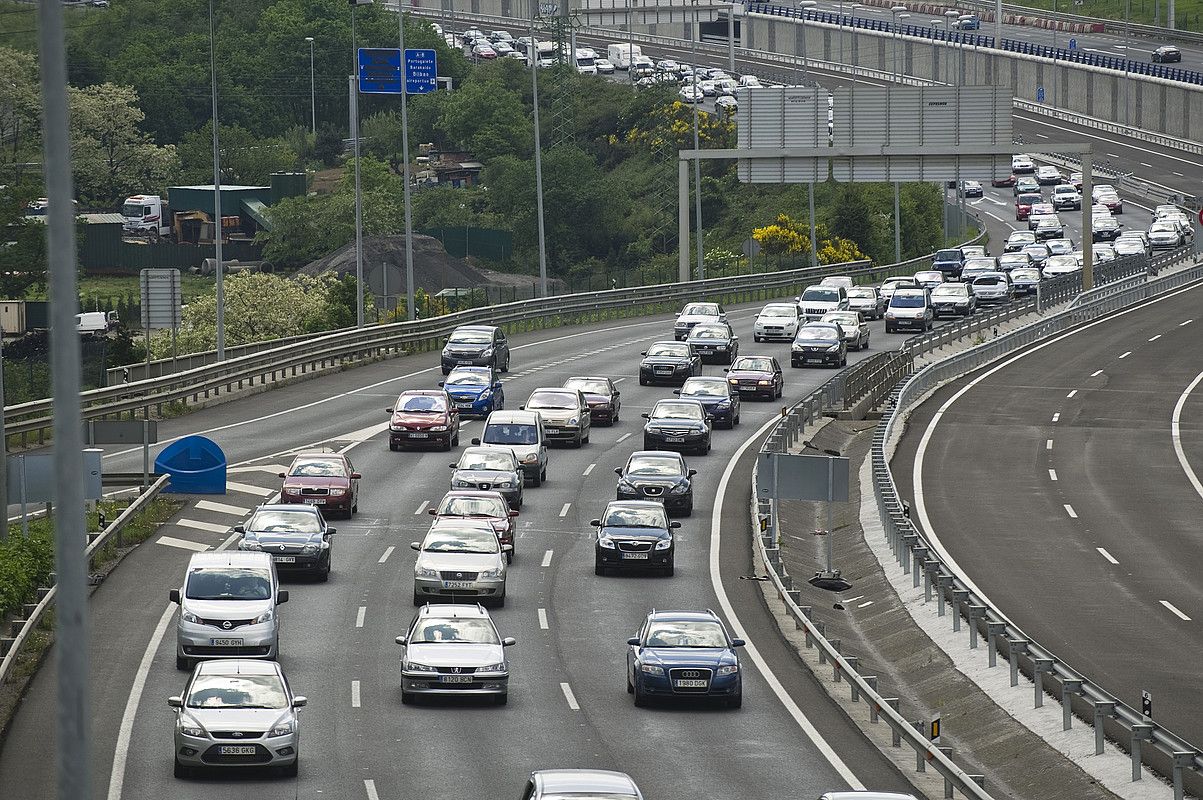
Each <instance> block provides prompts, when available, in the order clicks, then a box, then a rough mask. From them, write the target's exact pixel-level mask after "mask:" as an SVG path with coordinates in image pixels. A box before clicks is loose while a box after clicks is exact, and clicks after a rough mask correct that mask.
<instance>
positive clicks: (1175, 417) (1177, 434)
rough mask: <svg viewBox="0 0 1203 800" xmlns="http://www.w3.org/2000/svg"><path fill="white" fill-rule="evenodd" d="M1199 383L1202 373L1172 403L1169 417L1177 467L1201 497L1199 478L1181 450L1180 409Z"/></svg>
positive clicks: (1202, 379)
mask: <svg viewBox="0 0 1203 800" xmlns="http://www.w3.org/2000/svg"><path fill="white" fill-rule="evenodd" d="M1200 381H1203V372H1200V373H1199V374H1198V375H1196V376H1195V379H1194V380H1192V381H1191V382H1190V383H1189V384H1188V385H1187V387H1186V388H1185V389H1184V390H1183V391H1182V394H1180V395H1178V402H1176V403H1174V413H1173V414H1172V415H1171V416H1170V440H1171V441H1172V442H1173V445H1174V455H1175V456H1177V458H1178V465H1179V466H1181V467H1182V471H1183V472H1185V473H1186V479H1187V480H1188V481H1190V485H1191V486H1192V487H1194V490H1195V494H1197V495H1199V496H1200V497H1203V483H1200V482H1199V476H1198V475H1196V474H1195V470H1194V468H1192V467H1191V465H1190V461H1188V460H1187V458H1186V451H1185V450H1184V449H1183V448H1182V426H1181V423H1182V409H1183V408H1184V407H1185V406H1186V400H1187V398H1189V397H1190V393H1191V392H1193V391H1194V390H1195V387H1196V386H1198V385H1199V382H1200Z"/></svg>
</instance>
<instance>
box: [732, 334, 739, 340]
mask: <svg viewBox="0 0 1203 800" xmlns="http://www.w3.org/2000/svg"><path fill="white" fill-rule="evenodd" d="M731 341H733V342H738V341H739V336H738V335H736V336H732V337H731Z"/></svg>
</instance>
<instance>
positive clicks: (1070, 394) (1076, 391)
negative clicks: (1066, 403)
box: [1065, 389, 1078, 399]
mask: <svg viewBox="0 0 1203 800" xmlns="http://www.w3.org/2000/svg"><path fill="white" fill-rule="evenodd" d="M1077 393H1078V390H1077V389H1074V390H1073V391H1072V392H1070V393H1069V394H1067V395H1065V397H1066V399H1068V398H1070V397H1073V396H1074V395H1075V394H1077Z"/></svg>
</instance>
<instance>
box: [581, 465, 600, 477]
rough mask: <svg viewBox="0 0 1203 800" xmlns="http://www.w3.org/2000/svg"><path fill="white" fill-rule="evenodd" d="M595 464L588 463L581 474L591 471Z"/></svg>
mask: <svg viewBox="0 0 1203 800" xmlns="http://www.w3.org/2000/svg"><path fill="white" fill-rule="evenodd" d="M596 466H597V464H590V465H589V466H587V467H585V471H584V472H582V473H581V475H588V474H589V473H590V472H592V471H593V468H594V467H596Z"/></svg>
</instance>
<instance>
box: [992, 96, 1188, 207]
mask: <svg viewBox="0 0 1203 800" xmlns="http://www.w3.org/2000/svg"><path fill="white" fill-rule="evenodd" d="M1014 116H1016V117H1019V118H1021V119H1023V120H1024V122H1027V123H1028V124H1030V125H1043V126H1044V127H1046V128H1055V129H1056V130H1057V133H1058V134H1059V135H1062V136H1064V135H1065V133H1064V126H1063V125H1062V124H1061V123H1059V122H1046V121H1044V119H1042V118H1039V117H1036V116H1025V115H1023V114H1022V113H1016V114H1014ZM1036 135H1037V136H1039V135H1040V134H1036ZM1074 136H1077V137H1079V138H1082V137H1085V138H1087V139H1098V140H1099V141H1100V142H1108V143H1109V144H1114V145H1119V146H1121V147H1126V148H1129V149H1132V150H1139V151H1140V152H1141V153H1142V154H1143V153H1144V152H1145V151H1144V150H1143V149H1142V148H1143V145H1141V144H1132V145H1130V144H1127V143H1126V142H1119V141H1116V140H1114V139H1108V138H1107V137H1106V136H1100V135H1098V134H1094V133H1087V132H1086V131H1084V130H1081V129H1078V130H1075V131H1074ZM1045 138H1047V137H1045ZM1157 157H1158V158H1160V159H1163V160H1168V161H1177V162H1179V163H1181V164H1189V165H1190V166H1192V167H1203V163H1200V162H1198V161H1191V160H1190V159H1187V158H1179V157H1178V156H1174V155H1170V154H1169V153H1158V154H1157ZM1169 188H1176V187H1169ZM1179 194H1186V192H1184V191H1183V192H1179Z"/></svg>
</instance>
